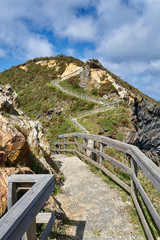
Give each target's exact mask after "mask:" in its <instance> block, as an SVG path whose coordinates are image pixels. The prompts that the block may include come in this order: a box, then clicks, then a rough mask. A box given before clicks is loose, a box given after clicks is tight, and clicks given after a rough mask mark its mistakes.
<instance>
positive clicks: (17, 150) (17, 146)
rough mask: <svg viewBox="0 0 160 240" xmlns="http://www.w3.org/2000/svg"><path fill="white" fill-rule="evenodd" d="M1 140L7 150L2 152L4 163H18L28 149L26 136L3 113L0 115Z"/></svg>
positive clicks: (2, 145)
mask: <svg viewBox="0 0 160 240" xmlns="http://www.w3.org/2000/svg"><path fill="white" fill-rule="evenodd" d="M0 142H1V147H3V151H4V152H5V154H3V153H1V157H2V158H1V161H2V165H4V163H7V164H9V165H10V166H13V165H16V164H17V163H18V162H19V161H20V160H21V159H22V158H23V156H24V155H25V154H26V152H27V151H28V144H27V142H26V139H25V137H24V136H23V135H22V133H21V132H19V131H18V130H17V129H16V128H15V127H14V126H13V125H11V124H10V122H9V121H8V120H7V119H6V118H5V117H3V116H2V115H0ZM2 155H3V156H2ZM2 159H3V160H2ZM2 165H1V166H2Z"/></svg>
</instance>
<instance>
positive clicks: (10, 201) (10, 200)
mask: <svg viewBox="0 0 160 240" xmlns="http://www.w3.org/2000/svg"><path fill="white" fill-rule="evenodd" d="M16 202H17V193H16V183H12V182H9V183H8V195H7V206H8V210H9V209H10V208H11V207H12V206H13V205H14V204H15V203H16Z"/></svg>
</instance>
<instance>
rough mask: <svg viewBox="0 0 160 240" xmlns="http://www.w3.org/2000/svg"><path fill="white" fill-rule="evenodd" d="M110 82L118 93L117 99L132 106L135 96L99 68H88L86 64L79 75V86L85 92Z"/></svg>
mask: <svg viewBox="0 0 160 240" xmlns="http://www.w3.org/2000/svg"><path fill="white" fill-rule="evenodd" d="M107 82H110V83H112V84H113V86H114V87H115V89H116V90H117V92H118V96H119V98H121V99H123V100H125V101H127V102H128V103H129V104H130V105H132V106H133V105H134V103H135V101H134V99H135V96H134V94H132V93H131V92H130V91H128V90H127V89H125V88H123V87H122V86H120V85H118V84H117V83H116V81H115V79H114V78H113V77H112V76H111V75H110V74H109V73H108V72H106V71H105V70H103V69H101V68H90V66H89V64H86V65H85V67H84V69H83V71H82V72H81V74H80V84H79V86H80V87H82V88H84V89H85V90H86V91H91V90H92V89H95V88H96V89H98V88H99V87H100V86H101V84H102V83H107Z"/></svg>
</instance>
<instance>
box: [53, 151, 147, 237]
mask: <svg viewBox="0 0 160 240" xmlns="http://www.w3.org/2000/svg"><path fill="white" fill-rule="evenodd" d="M54 158H55V160H56V161H57V163H58V165H59V167H60V170H61V172H62V173H63V174H64V176H65V178H66V180H65V182H64V185H63V187H62V193H61V194H59V195H57V196H56V199H57V200H58V201H59V202H60V203H61V206H62V208H63V210H64V211H65V213H66V215H67V217H68V218H69V220H72V224H71V225H72V226H71V227H69V228H68V230H67V235H68V237H67V236H66V238H61V239H68V240H70V239H74V240H110V239H112V240H119V239H121V240H122V239H123V240H133V239H138V240H142V239H145V238H144V237H142V236H139V235H137V233H136V232H135V231H134V229H133V226H132V224H131V223H130V222H129V216H128V212H127V210H126V206H127V204H126V203H124V202H122V200H121V197H120V196H119V192H118V190H116V189H111V188H110V187H109V186H108V185H107V184H106V183H104V182H103V181H102V180H101V178H99V177H98V176H96V175H95V174H93V173H92V172H91V171H90V170H89V167H88V166H87V165H86V164H85V163H83V162H82V161H81V160H80V159H78V158H77V157H68V156H65V155H62V154H57V155H54ZM69 236H70V237H69Z"/></svg>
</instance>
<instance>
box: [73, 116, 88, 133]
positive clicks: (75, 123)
mask: <svg viewBox="0 0 160 240" xmlns="http://www.w3.org/2000/svg"><path fill="white" fill-rule="evenodd" d="M70 120H71V122H72V123H73V124H74V125H75V126H76V127H78V128H79V129H80V130H81V131H82V132H84V133H86V134H87V133H89V132H88V131H87V130H86V129H85V128H84V127H83V126H82V125H81V124H80V123H79V122H78V121H77V120H76V119H75V118H73V117H72V116H71V115H70Z"/></svg>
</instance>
